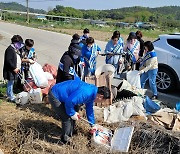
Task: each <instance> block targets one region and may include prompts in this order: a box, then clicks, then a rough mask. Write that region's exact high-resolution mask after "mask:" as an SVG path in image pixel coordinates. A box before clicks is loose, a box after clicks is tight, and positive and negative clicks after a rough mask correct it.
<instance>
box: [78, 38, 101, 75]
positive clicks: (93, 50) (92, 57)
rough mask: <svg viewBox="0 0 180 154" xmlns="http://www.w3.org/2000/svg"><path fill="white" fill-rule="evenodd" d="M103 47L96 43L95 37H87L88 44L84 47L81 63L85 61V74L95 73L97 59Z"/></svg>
mask: <svg viewBox="0 0 180 154" xmlns="http://www.w3.org/2000/svg"><path fill="white" fill-rule="evenodd" d="M100 51H101V48H100V47H99V46H98V45H97V44H95V42H94V39H93V38H92V37H89V38H87V39H86V45H84V46H83V47H82V51H81V63H83V66H84V67H85V68H84V76H85V77H86V76H88V75H90V76H91V75H94V74H95V71H96V59H97V56H98V54H99V52H100Z"/></svg>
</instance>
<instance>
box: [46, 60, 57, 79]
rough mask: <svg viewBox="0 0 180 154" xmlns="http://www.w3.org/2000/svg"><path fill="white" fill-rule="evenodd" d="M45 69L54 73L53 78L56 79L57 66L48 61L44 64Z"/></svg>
mask: <svg viewBox="0 0 180 154" xmlns="http://www.w3.org/2000/svg"><path fill="white" fill-rule="evenodd" d="M43 71H44V72H49V73H51V74H52V75H53V78H54V79H56V76H57V68H56V66H54V65H50V64H47V63H46V64H44V66H43Z"/></svg>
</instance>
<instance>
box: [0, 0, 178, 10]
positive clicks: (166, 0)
mask: <svg viewBox="0 0 180 154" xmlns="http://www.w3.org/2000/svg"><path fill="white" fill-rule="evenodd" d="M12 1H14V2H18V3H21V4H23V5H26V0H0V2H12ZM56 5H63V6H70V7H74V8H77V9H100V10H102V9H113V8H122V7H129V6H145V7H160V6H172V5H173V6H175V5H176V6H180V0H29V6H30V7H32V8H38V9H45V10H47V9H48V8H54V7H55V6H56Z"/></svg>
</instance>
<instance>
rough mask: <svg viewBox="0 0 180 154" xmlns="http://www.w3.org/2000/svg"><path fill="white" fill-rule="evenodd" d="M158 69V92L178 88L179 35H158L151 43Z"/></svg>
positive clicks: (179, 81)
mask: <svg viewBox="0 0 180 154" xmlns="http://www.w3.org/2000/svg"><path fill="white" fill-rule="evenodd" d="M153 44H154V47H155V51H156V52H157V57H158V62H159V68H158V75H157V79H156V83H157V88H158V91H161V92H168V91H172V90H174V89H176V88H179V86H180V33H175V34H164V35H160V36H159V38H158V39H157V40H155V41H154V42H153Z"/></svg>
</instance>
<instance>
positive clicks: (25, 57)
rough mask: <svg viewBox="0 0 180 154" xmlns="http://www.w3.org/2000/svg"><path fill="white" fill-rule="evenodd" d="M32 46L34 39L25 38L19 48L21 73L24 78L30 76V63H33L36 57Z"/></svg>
mask: <svg viewBox="0 0 180 154" xmlns="http://www.w3.org/2000/svg"><path fill="white" fill-rule="evenodd" d="M33 46H34V40H32V39H26V40H25V45H24V46H23V47H22V48H21V49H20V50H19V51H20V56H21V60H22V65H21V73H22V75H23V73H24V77H25V79H26V80H27V79H28V78H29V76H30V74H29V67H30V64H33V63H35V60H36V59H37V56H36V53H35V49H34V48H33Z"/></svg>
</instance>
